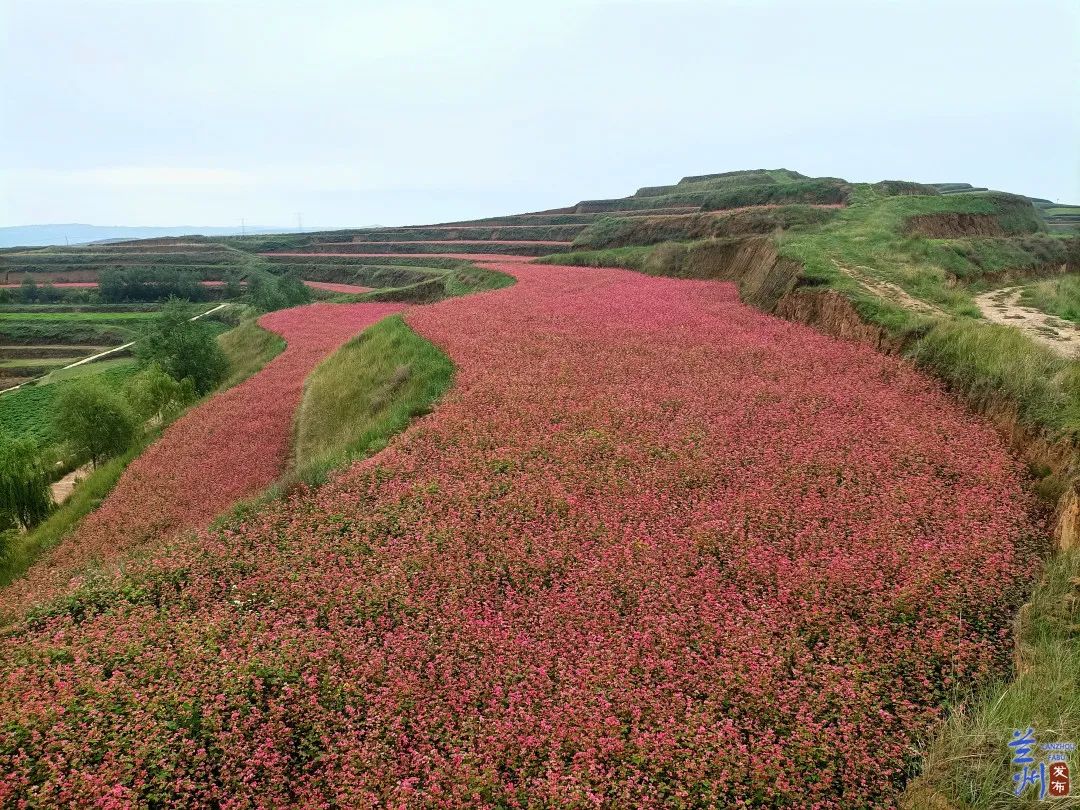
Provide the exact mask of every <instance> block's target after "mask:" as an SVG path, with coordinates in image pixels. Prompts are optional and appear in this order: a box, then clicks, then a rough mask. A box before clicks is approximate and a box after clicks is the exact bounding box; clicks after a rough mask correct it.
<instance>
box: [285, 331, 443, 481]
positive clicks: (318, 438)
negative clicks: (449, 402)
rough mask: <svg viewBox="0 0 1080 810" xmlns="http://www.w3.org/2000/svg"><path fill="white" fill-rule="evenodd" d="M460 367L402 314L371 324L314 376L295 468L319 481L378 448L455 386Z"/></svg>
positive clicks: (299, 427) (301, 416)
mask: <svg viewBox="0 0 1080 810" xmlns="http://www.w3.org/2000/svg"><path fill="white" fill-rule="evenodd" d="M453 373H454V367H453V364H452V363H451V362H450V359H449V358H448V357H447V356H446V355H445V354H444V353H443V352H442V351H440V350H439V349H438V348H436V347H435V346H434V345H432V344H431V343H429V342H428V341H427V340H424V339H423V338H422V337H420V336H419V335H417V334H416V333H415V332H413V331H412V329H410V328H409V327H408V326H407V325H406V324H405V321H404V320H403V319H402V318H401V316H400V315H395V316H392V317H389V318H386V319H384V320H382V321H380V322H379V323H377V324H376V325H375V326H372V327H370V328H369V329H366V330H365V331H364V332H363V333H361V334H360V335H359V336H358V337H356V338H354V339H353V340H351V341H349V342H348V343H347V344H345V346H343V347H342V348H341V349H339V350H338V351H337V352H335V353H334V354H333V355H331V356H330V357H329V358H327V359H326V360H324V361H323V362H322V363H320V364H319V365H318V366H317V367H316V369H315V370H314V371H313V372H312V373H311V376H310V377H308V381H307V385H306V387H305V391H304V398H303V400H302V402H301V404H300V408H299V410H298V412H297V418H296V453H295V467H296V476H297V478H299V479H300V480H303V481H304V482H306V483H308V484H311V485H318V484H320V483H322V482H323V481H325V479H326V476H327V474H328V473H329V471H330V470H332V469H334V468H337V467H342V466H344V465H345V464H347V463H349V462H350V461H353V460H356V459H359V458H365V457H367V456H369V455H371V454H373V453H376V452H378V451H379V450H381V449H382V448H383V447H385V446H386V443H387V442H388V441H389V439H390V437H391V436H393V435H394V434H396V433H399V432H400V431H401V430H403V429H404V428H405V427H406V426H407V425H408V424H409V422H410V421H411V420H412V419H414V418H415V417H417V416H420V415H423V414H425V413H427V412H428V411H429V410H430V408H431V406H432V404H433V403H434V402H435V401H436V400H437V399H438V398H439V397H441V396H442V394H443V393H444V392H445V391H446V390H447V389H448V388H449V387H450V382H451V380H452V378H453Z"/></svg>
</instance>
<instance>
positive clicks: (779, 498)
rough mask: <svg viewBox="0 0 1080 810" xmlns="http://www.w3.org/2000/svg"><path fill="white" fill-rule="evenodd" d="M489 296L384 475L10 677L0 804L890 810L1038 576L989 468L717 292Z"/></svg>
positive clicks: (585, 280)
mask: <svg viewBox="0 0 1080 810" xmlns="http://www.w3.org/2000/svg"><path fill="white" fill-rule="evenodd" d="M498 269H500V270H504V271H506V272H510V273H512V274H514V275H515V276H517V278H518V284H516V285H515V286H514V287H511V288H508V289H505V290H500V291H497V292H489V293H484V294H480V295H474V296H468V297H464V298H457V299H451V300H447V301H444V302H441V303H438V304H435V305H432V306H430V307H424V308H415V309H413V310H411V311H410V315H409V316H408V321H409V323H410V324H411V325H412V326H413V327H414V328H415V329H417V330H418V331H419V332H420V333H421V334H423V335H425V336H427V337H428V338H430V339H431V340H433V341H435V342H437V343H438V344H439V345H441V346H442V347H444V348H445V349H446V350H447V351H448V353H449V354H450V356H451V357H452V358H453V360H454V361H455V363H456V364H457V366H458V374H457V377H456V380H455V388H454V390H453V392H452V393H451V394H450V395H449V396H448V398H447V399H446V400H445V401H444V402H443V403H442V404H441V405H440V406H439V408H438V410H437V411H436V412H435V413H434V414H433V415H432V416H430V417H428V418H426V419H424V420H422V421H421V422H420V423H418V424H417V425H416V426H414V427H413V428H412V429H411V430H409V431H407V432H406V433H405V434H403V435H402V436H401V437H399V439H398V440H396V441H395V442H393V443H392V444H391V446H390V447H389V448H388V449H387V450H385V451H384V452H382V453H381V454H379V455H378V456H375V457H374V458H372V459H369V460H367V461H365V462H360V463H357V464H355V465H354V466H352V467H351V468H349V469H348V470H346V471H344V472H343V473H342V474H340V475H339V476H337V477H335V478H334V479H332V480H331V481H330V482H329V483H328V484H327V485H325V486H324V487H322V488H321V489H319V490H317V491H313V492H306V491H298V492H295V493H293V494H292V496H291V497H290V498H289V499H288V500H286V501H280V502H275V503H272V504H269V505H268V506H266V507H265V508H263V509H261V510H260V511H258V512H255V513H251V514H248V515H246V516H244V517H243V518H241V519H238V520H237V521H236V522H235V523H234V524H232V525H231V526H230V527H228V528H226V529H223V530H220V531H215V532H202V533H201V534H200V535H199V537H198V539H197V541H190V540H188V541H184V542H177V543H175V544H173V546H172V547H171V548H168V549H162V550H161V551H160V553H159V554H158V555H157V556H156V557H155V558H154V559H146V560H141V561H139V562H138V563H136V564H134V565H133V566H131V567H130V568H129V570H128V572H127V574H126V576H125V579H124V580H122V581H121V582H119V583H117V584H115V585H109V586H107V587H106V586H102V587H99V588H96V589H91V588H87V589H84V590H83V591H81V592H80V593H79V594H77V595H76V596H75V597H73V598H69V599H67V600H65V601H63V602H58V603H55V604H54V605H52V606H51V607H50V608H49V609H47V610H43V611H39V612H38V613H37V614H35V616H34V617H33V618H32V619H31V620H28V621H26V622H23V623H22V624H21V625H19V626H18V627H16V628H14V630H13V632H11V633H10V634H9V635H8V636H6V637H4V638H3V639H2V640H0V773H2V774H3V777H4V778H3V779H0V804H11V805H16V804H18V803H19V802H20V801H25V802H27V803H29V804H33V805H35V806H91V805H93V806H98V807H107V808H122V807H142V806H147V805H152V806H156V807H222V808H241V807H282V806H291V805H296V806H303V807H324V808H330V807H384V806H392V807H412V806H424V807H461V806H470V807H524V806H557V807H563V806H573V807H603V806H612V807H687V806H719V807H750V806H753V807H779V806H791V807H799V808H812V807H819V808H825V807H888V806H891V805H892V804H893V802H894V796H895V793H896V791H897V789H898V786H899V785H900V784H901V783H902V781H903V778H904V771H905V768H906V767H907V765H908V764H909V761H910V758H911V756H912V755H913V749H912V745H913V742H914V740H915V739H916V738H917V736H918V735H919V734H920V733H921V732H924V731H925V730H926V729H927V728H928V726H929V725H930V724H931V723H932V722H934V721H935V719H937V718H938V717H939V716H940V713H941V711H942V708H941V707H942V703H943V701H944V700H945V699H946V697H947V696H948V695H949V694H950V692H951V690H952V689H953V687H954V686H957V685H960V686H967V685H970V684H972V683H976V682H978V681H980V680H981V679H984V678H987V677H988V676H991V675H995V674H1000V673H1001V672H1002V671H1003V669H1004V667H1005V666H1006V664H1007V659H1008V653H1009V650H1010V645H1011V641H1010V638H1009V623H1010V620H1011V617H1012V615H1013V613H1014V611H1015V609H1016V607H1017V605H1018V603H1019V602H1020V600H1021V598H1022V596H1023V592H1024V590H1025V588H1026V587H1027V586H1028V584H1029V582H1030V579H1031V578H1032V577H1033V576H1034V575H1035V573H1036V571H1037V568H1038V565H1037V563H1036V562H1035V561H1034V558H1033V555H1034V554H1035V553H1036V552H1038V551H1039V550H1041V549H1042V547H1043V543H1044V538H1043V533H1042V530H1041V526H1040V524H1039V522H1038V519H1037V518H1038V515H1037V513H1036V511H1035V507H1034V505H1033V503H1032V501H1031V500H1029V499H1028V497H1027V496H1025V495H1024V494H1023V492H1022V490H1021V486H1020V477H1021V470H1020V469H1019V467H1018V465H1017V464H1016V463H1015V462H1014V461H1013V460H1011V459H1010V457H1009V456H1008V455H1007V454H1006V452H1005V450H1004V449H1003V447H1002V443H1001V441H1000V440H999V439H998V437H997V435H996V434H995V433H993V432H992V431H991V429H990V428H989V427H988V426H987V425H985V424H982V423H980V422H978V421H976V420H974V419H973V418H972V417H971V416H970V415H969V414H967V413H966V412H965V411H964V410H963V409H962V408H960V407H959V406H958V405H957V404H956V403H955V402H953V401H951V400H950V399H948V398H947V397H946V396H945V395H944V394H943V393H942V392H941V391H939V390H938V389H937V388H936V387H935V386H934V385H933V384H931V383H930V382H928V381H927V380H926V379H924V378H923V377H921V376H920V375H918V374H916V373H915V372H914V371H913V370H912V368H911V367H910V366H909V365H907V364H906V363H904V362H902V361H900V360H897V359H894V358H886V357H883V356H880V355H877V354H875V353H874V352H872V351H871V350H869V349H866V348H863V347H859V346H855V345H852V344H847V343H842V342H838V341H834V340H831V339H829V338H826V337H823V336H821V335H818V334H816V333H814V332H811V331H809V330H808V329H806V328H803V327H801V326H798V325H795V324H791V323H788V322H784V321H780V320H777V319H773V318H769V317H767V316H764V315H762V314H760V313H758V312H756V311H754V310H751V309H749V308H747V307H745V306H743V305H742V304H740V303H739V302H738V300H737V297H736V293H735V290H734V289H733V287H732V286H731V285H728V284H718V283H710V282H686V281H676V280H671V279H660V278H648V277H645V276H640V275H635V274H631V273H628V272H624V271H617V270H581V269H571V268H560V267H538V266H532V265H525V264H517V263H515V264H504V265H500V266H499V268H498ZM260 407H272V404H271V403H268V402H263V403H261V405H260Z"/></svg>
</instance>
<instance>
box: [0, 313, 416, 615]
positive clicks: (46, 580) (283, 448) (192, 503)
mask: <svg viewBox="0 0 1080 810" xmlns="http://www.w3.org/2000/svg"><path fill="white" fill-rule="evenodd" d="M400 309H401V307H400V305H397V304H349V305H333V304H313V305H310V306H304V307H295V308H293V309H286V310H280V311H278V312H272V313H270V314H268V315H264V316H263V317H262V318H260V319H259V324H260V325H261V326H263V327H264V328H266V329H269V330H270V331H272V332H276V333H277V334H279V335H281V336H282V337H283V338H285V341H286V348H285V351H283V352H282V353H281V354H280V355H278V356H277V357H276V358H274V359H273V360H272V361H270V363H268V364H267V365H266V367H265V368H263V369H262V370H261V371H260V372H259V373H257V374H255V375H254V376H253V377H251V378H250V379H249V380H246V381H245V382H243V383H241V384H240V385H238V386H236V387H234V388H232V389H230V390H228V391H226V392H224V393H222V394H219V395H217V396H215V397H212V398H211V399H209V400H207V401H206V402H205V403H203V404H202V405H200V406H199V407H197V408H193V409H192V410H191V411H189V412H188V413H186V414H185V415H184V416H182V417H181V418H180V419H178V420H177V421H176V422H175V423H174V424H172V425H170V426H169V427H168V428H167V429H166V431H165V433H164V434H163V435H162V437H161V439H159V440H158V441H157V442H155V443H154V444H153V445H151V446H150V447H149V448H147V450H146V451H145V452H144V453H143V454H142V455H141V456H140V457H139V458H137V459H136V460H135V461H133V462H132V463H131V464H130V465H129V466H128V468H127V469H126V470H125V471H124V473H123V475H122V476H121V477H120V480H119V481H118V482H117V485H116V487H115V488H114V489H113V491H112V492H111V493H110V494H109V496H108V497H107V498H106V499H105V501H104V502H103V503H102V505H101V506H100V507H99V508H98V509H97V510H95V511H94V512H92V513H91V514H90V515H88V516H87V518H86V519H85V520H84V521H83V524H82V525H81V526H80V527H79V528H78V529H77V530H76V531H75V532H74V533H73V534H72V535H71V536H70V537H67V538H65V539H64V541H63V542H62V543H61V544H60V545H59V546H58V547H57V548H56V549H54V550H53V551H52V552H51V553H50V554H49V555H48V556H47V557H46V558H45V559H44V560H42V561H41V562H39V563H37V564H36V565H35V566H34V567H33V568H32V569H31V571H30V573H29V574H28V576H27V577H26V578H25V579H24V580H22V581H21V582H19V583H17V584H16V585H14V586H13V587H11V588H9V589H8V591H6V592H5V593H4V594H3V598H2V599H0V609H6V610H11V609H12V608H13V607H15V606H18V605H19V604H21V603H25V602H27V601H35V602H36V601H41V600H42V599H43V598H45V597H47V596H49V595H52V594H53V592H54V591H55V589H56V588H57V587H62V586H63V585H64V584H66V582H67V580H68V579H69V578H70V577H71V576H72V575H73V574H75V573H76V572H79V571H81V570H82V569H83V568H85V567H86V566H87V564H89V563H91V562H105V563H108V562H112V561H115V560H118V559H120V558H121V557H122V556H123V555H125V554H127V553H129V552H130V551H131V550H132V549H133V548H137V547H139V546H142V545H143V544H144V543H146V542H147V541H148V540H151V539H155V538H158V537H162V536H168V535H170V534H172V533H174V532H176V531H178V530H181V529H193V528H196V527H199V526H202V525H204V524H206V523H207V522H208V521H210V520H211V519H212V518H214V517H215V516H216V515H218V514H220V513H221V512H223V511H224V510H226V509H227V508H228V507H229V506H231V505H232V504H234V503H236V502H237V501H240V500H243V499H244V498H248V497H251V496H253V495H255V494H256V493H258V492H261V491H262V490H264V489H265V488H266V487H268V486H269V485H270V484H271V483H273V482H274V480H275V479H276V478H277V477H278V476H280V475H281V473H282V470H283V467H284V465H285V462H286V460H287V458H288V452H289V442H290V439H291V437H292V419H293V414H294V413H295V412H296V407H297V405H298V404H299V403H300V396H301V394H302V392H303V385H304V380H305V378H306V377H307V375H308V374H309V373H310V372H311V370H312V369H313V368H314V367H315V366H316V365H317V364H318V363H319V361H321V360H322V359H323V358H324V357H326V356H327V355H328V354H330V353H331V352H332V351H333V350H334V349H335V348H337V347H338V346H340V345H341V344H342V343H344V342H345V341H346V340H348V339H349V338H351V337H352V336H354V335H356V334H357V333H359V332H361V331H363V330H364V329H365V328H366V327H368V326H370V325H371V324H373V323H375V322H376V321H378V320H380V319H381V318H384V317H386V316H387V315H389V314H391V313H393V312H397V311H399V310H400Z"/></svg>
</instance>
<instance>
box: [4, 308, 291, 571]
mask: <svg viewBox="0 0 1080 810" xmlns="http://www.w3.org/2000/svg"><path fill="white" fill-rule="evenodd" d="M218 342H219V343H220V344H221V347H222V349H223V350H224V352H225V355H226V357H227V358H228V360H229V373H228V376H227V377H226V379H225V381H224V382H223V383H222V384H221V385H220V386H219V387H218V391H223V390H225V389H227V388H231V387H232V386H234V385H238V384H239V383H241V382H243V381H244V380H245V379H247V378H248V377H250V376H251V375H252V374H254V373H255V372H257V371H258V370H259V369H260V368H262V366H264V365H265V364H266V363H268V362H269V361H270V360H272V359H273V358H274V357H275V356H276V355H277V354H278V353H280V352H281V351H282V350H283V349H284V348H285V341H284V340H282V339H281V338H280V337H279V336H277V335H275V334H273V333H272V332H269V331H267V330H265V329H263V328H262V327H260V326H259V325H258V324H257V323H256V322H255V320H254V319H249V320H245V321H243V322H242V323H241V324H240V325H239V326H236V327H235V328H233V329H232V330H230V331H228V332H226V333H224V334H223V335H220V336H219V337H218ZM126 362H127V363H128V367H126V368H125V369H123V371H124V372H125V374H126V375H130V374H131V373H132V372H133V370H134V363H132V362H131V361H126ZM104 373H105V374H108V373H109V372H104ZM118 384H122V381H121V383H118ZM61 385H63V383H55V384H51V385H45V386H39V387H34V388H28V389H26V393H27V394H30V393H33V394H34V395H35V396H36V397H37V400H34V401H29V400H22V401H20V402H18V403H16V405H15V407H16V408H19V409H22V410H23V413H24V418H31V419H34V420H36V421H37V422H39V423H40V424H39V425H38V427H37V428H36V429H39V430H47V431H51V425H50V424H49V412H50V410H51V402H52V401H53V398H55V396H56V393H57V391H58V390H59V388H60V386H61ZM18 393H19V394H20V395H22V394H23V393H24V392H21V391H20V392H18ZM209 396H213V394H210V395H209ZM11 399H13V397H12V396H11V395H9V397H7V398H4V397H0V418H5V415H4V414H3V408H4V407H5V406H7V407H9V408H10V407H12V406H11V405H9V402H10V401H11ZM198 404H199V403H198V402H196V403H194V404H193V405H192V406H191V407H197V406H198ZM27 414H28V416H27ZM180 415H182V414H178V416H177V418H179V416H180ZM165 427H167V426H166V425H157V426H155V427H153V428H149V429H147V430H146V431H145V432H144V433H143V435H142V436H141V437H140V439H139V440H138V441H137V442H136V443H135V444H134V445H133V446H132V447H131V448H129V449H128V450H127V452H125V453H124V454H123V455H121V456H117V457H116V458H113V459H110V460H109V461H107V462H105V463H104V464H102V465H101V466H100V467H98V468H97V469H95V470H93V471H92V472H91V473H90V474H89V475H88V476H87V477H86V478H85V479H84V480H83V481H82V482H81V483H80V484H79V485H78V486H77V487H75V489H74V490H73V492H72V494H71V496H70V497H69V498H68V499H67V500H66V501H65V502H64V503H63V504H61V505H60V506H59V507H58V508H57V509H56V511H55V512H53V514H52V515H50V516H49V518H48V519H46V520H45V521H44V522H42V523H41V524H40V525H38V526H36V527H35V528H34V529H33V530H31V531H29V532H27V533H26V534H23V535H19V536H18V538H17V540H16V542H13V543H11V545H10V546H9V547H8V548H7V549H6V550H5V551H4V553H3V554H2V555H0V587H3V586H6V585H8V584H10V583H11V582H13V581H14V580H16V579H18V578H19V577H20V576H22V575H23V574H24V573H26V571H27V569H28V568H29V567H30V566H31V565H32V564H33V563H34V561H35V560H37V559H38V558H39V557H40V556H41V555H42V554H44V553H45V552H47V551H48V550H49V549H51V548H53V547H54V546H55V545H56V544H57V543H59V542H60V540H62V539H63V538H64V536H66V535H67V534H68V533H69V532H70V531H71V530H72V529H74V528H75V527H76V526H77V525H78V523H79V521H80V520H82V518H83V517H85V516H86V515H87V514H89V513H90V512H91V511H93V510H94V509H96V508H97V507H98V506H99V505H100V504H101V502H102V500H104V498H105V497H106V496H107V495H108V494H109V493H110V492H111V491H112V489H113V487H114V486H115V485H116V482H117V481H118V480H119V479H120V475H121V474H122V473H123V472H124V469H125V468H126V467H127V465H128V464H130V463H131V462H132V461H133V460H134V459H136V458H137V457H138V456H139V454H140V453H141V452H142V451H143V450H144V449H145V448H146V447H147V446H148V445H150V444H151V443H152V442H153V441H154V440H155V439H156V438H157V437H158V436H160V435H161V433H162V431H163V430H164V429H165ZM48 437H49V438H51V439H55V438H56V437H53V436H52V435H51V433H49V434H48Z"/></svg>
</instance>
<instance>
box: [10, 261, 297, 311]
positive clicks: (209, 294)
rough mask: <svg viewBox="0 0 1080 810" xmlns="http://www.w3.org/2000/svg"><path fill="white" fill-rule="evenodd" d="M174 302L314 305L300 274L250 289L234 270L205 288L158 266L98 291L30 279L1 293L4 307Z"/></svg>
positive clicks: (119, 271)
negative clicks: (222, 300) (39, 282)
mask: <svg viewBox="0 0 1080 810" xmlns="http://www.w3.org/2000/svg"><path fill="white" fill-rule="evenodd" d="M169 298H181V299H186V300H188V301H207V300H211V299H217V298H224V299H225V300H228V301H232V300H237V299H244V300H246V301H247V302H248V303H250V304H251V305H252V306H253V307H255V308H256V309H259V310H262V311H264V312H272V311H273V310H275V309H284V308H286V307H295V306H298V305H300V304H306V303H308V302H309V301H311V290H310V289H308V287H307V286H305V285H304V282H303V281H301V280H300V276H299V274H298V273H297V272H296V271H290V272H288V273H285V274H283V275H280V276H271V275H270V274H269V273H264V272H259V273H253V274H252V275H251V277H250V279H249V281H248V283H247V285H246V288H245V284H244V282H243V280H242V278H241V276H240V274H239V273H237V272H236V271H234V270H230V271H228V272H226V273H225V275H224V278H223V283H222V284H221V285H220V286H218V285H215V286H208V285H205V284H203V283H201V281H200V279H198V278H197V277H196V276H195V274H194V273H191V272H185V271H183V270H175V269H168V268H153V267H129V268H110V269H107V270H102V271H101V273H100V274H99V276H98V286H97V289H96V290H92V289H87V288H60V287H57V286H56V285H54V284H52V283H50V282H45V283H43V284H38V283H37V281H35V280H34V278H33V276H29V275H28V276H24V277H23V280H22V282H21V283H20V284H19V286H18V288H15V289H10V288H0V304H9V303H16V304H56V303H60V302H71V301H75V302H83V303H93V302H94V301H95V300H96V301H97V302H100V303H104V304H124V303H141V302H149V301H164V300H167V299H169Z"/></svg>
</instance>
